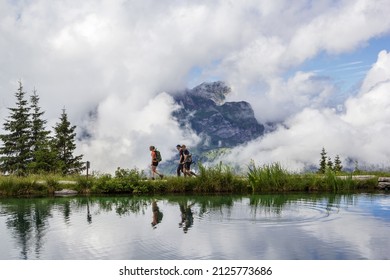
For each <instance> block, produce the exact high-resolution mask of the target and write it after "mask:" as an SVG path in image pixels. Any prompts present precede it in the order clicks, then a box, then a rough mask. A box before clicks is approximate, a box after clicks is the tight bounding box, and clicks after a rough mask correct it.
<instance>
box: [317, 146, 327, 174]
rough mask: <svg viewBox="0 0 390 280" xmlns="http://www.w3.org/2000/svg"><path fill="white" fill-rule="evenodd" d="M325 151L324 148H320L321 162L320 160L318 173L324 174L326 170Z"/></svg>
mask: <svg viewBox="0 0 390 280" xmlns="http://www.w3.org/2000/svg"><path fill="white" fill-rule="evenodd" d="M326 159H327V157H326V151H325V148H322V151H321V160H320V168H319V169H318V173H321V174H325V170H326Z"/></svg>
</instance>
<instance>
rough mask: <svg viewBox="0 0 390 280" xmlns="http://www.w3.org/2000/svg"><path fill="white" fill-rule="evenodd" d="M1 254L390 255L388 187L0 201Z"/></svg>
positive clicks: (76, 257) (88, 256)
mask: <svg viewBox="0 0 390 280" xmlns="http://www.w3.org/2000/svg"><path fill="white" fill-rule="evenodd" d="M0 236H1V238H0V248H1V250H0V259H2V260H14V259H42V260H95V259H104V260H128V259H134V260H135V259H137V260H145V259H148V260H152V259H153V260H155V259H157V260H166V259H169V260H176V259H180V260H182V259H184V260H189V259H192V260H194V259H199V260H202V259H213V260H227V259H229V260H236V259H237V260H240V259H248V260H254V259H264V260H311V259H320V260H328V259H332V260H344V259H348V260H357V259H370V260H388V259H390V195H389V194H385V193H384V194H353V195H329V194H316V195H313V194H294V195H291V194H289V195H249V196H230V195H223V196H154V197H150V196H142V197H139V196H114V197H113V196H110V197H103V196H102V197H79V196H77V197H51V198H17V199H15V198H13V199H10V198H7V199H4V198H3V199H0Z"/></svg>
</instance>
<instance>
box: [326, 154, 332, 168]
mask: <svg viewBox="0 0 390 280" xmlns="http://www.w3.org/2000/svg"><path fill="white" fill-rule="evenodd" d="M326 166H327V168H328V169H329V170H333V162H332V159H331V158H330V157H328V162H327V163H326Z"/></svg>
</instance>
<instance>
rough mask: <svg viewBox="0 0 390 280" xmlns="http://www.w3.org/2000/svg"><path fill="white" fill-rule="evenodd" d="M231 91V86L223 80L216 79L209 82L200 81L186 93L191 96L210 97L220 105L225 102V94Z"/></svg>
mask: <svg viewBox="0 0 390 280" xmlns="http://www.w3.org/2000/svg"><path fill="white" fill-rule="evenodd" d="M230 92H231V88H230V87H229V86H227V85H226V84H225V83H224V82H221V81H217V82H211V83H207V82H205V83H202V84H200V85H198V86H196V87H194V88H193V89H192V90H189V91H188V92H187V93H188V94H190V95H193V96H199V97H202V98H206V99H210V100H212V101H214V102H215V103H216V104H217V105H222V104H223V103H224V102H225V99H226V96H227V95H228V94H229V93H230Z"/></svg>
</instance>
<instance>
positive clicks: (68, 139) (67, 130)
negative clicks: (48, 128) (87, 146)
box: [53, 109, 85, 174]
mask: <svg viewBox="0 0 390 280" xmlns="http://www.w3.org/2000/svg"><path fill="white" fill-rule="evenodd" d="M75 129H76V126H72V125H71V124H70V122H69V120H68V115H67V113H66V110H65V109H63V110H62V114H61V117H60V122H59V123H57V124H56V126H55V127H54V132H55V135H54V138H53V148H54V150H55V152H56V154H57V168H58V169H59V170H60V171H61V172H62V173H63V174H74V173H79V172H81V171H82V170H83V169H85V167H84V165H83V162H82V158H83V155H78V156H73V152H74V151H75V149H76V144H75V137H76V133H75Z"/></svg>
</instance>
